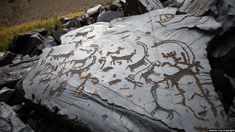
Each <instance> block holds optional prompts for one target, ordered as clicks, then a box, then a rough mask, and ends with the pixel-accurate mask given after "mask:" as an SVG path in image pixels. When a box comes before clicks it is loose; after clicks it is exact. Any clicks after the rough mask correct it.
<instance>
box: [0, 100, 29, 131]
mask: <svg viewBox="0 0 235 132" xmlns="http://www.w3.org/2000/svg"><path fill="white" fill-rule="evenodd" d="M0 131H1V132H33V130H32V129H31V128H30V127H29V126H28V125H25V124H24V123H23V122H22V121H21V120H20V119H19V118H18V117H17V115H16V113H15V112H14V110H13V109H12V108H11V107H10V106H8V105H7V104H5V103H3V102H0Z"/></svg>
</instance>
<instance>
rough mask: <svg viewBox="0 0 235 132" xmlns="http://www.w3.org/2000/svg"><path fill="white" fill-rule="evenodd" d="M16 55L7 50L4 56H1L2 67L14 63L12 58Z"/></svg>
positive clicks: (0, 63)
mask: <svg viewBox="0 0 235 132" xmlns="http://www.w3.org/2000/svg"><path fill="white" fill-rule="evenodd" d="M15 57H16V54H14V53H11V52H9V51H7V52H5V53H4V54H3V56H1V57H0V67H1V66H5V65H8V64H11V63H12V60H13V59H14V58H15Z"/></svg>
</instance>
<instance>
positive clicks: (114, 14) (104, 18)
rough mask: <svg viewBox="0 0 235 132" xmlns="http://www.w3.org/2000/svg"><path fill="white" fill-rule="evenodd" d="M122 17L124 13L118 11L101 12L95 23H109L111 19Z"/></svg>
mask: <svg viewBox="0 0 235 132" xmlns="http://www.w3.org/2000/svg"><path fill="white" fill-rule="evenodd" d="M123 16H124V12H123V11H122V10H118V11H103V12H101V13H100V14H99V16H98V17H97V22H110V21H112V20H113V19H116V18H121V17H123Z"/></svg>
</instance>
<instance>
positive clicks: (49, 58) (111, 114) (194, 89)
mask: <svg viewBox="0 0 235 132" xmlns="http://www.w3.org/2000/svg"><path fill="white" fill-rule="evenodd" d="M176 12H177V10H176V9H175V8H168V9H159V10H154V11H151V12H148V13H146V14H143V15H139V16H133V17H128V18H123V19H116V20H114V21H112V22H111V23H96V24H92V25H90V26H85V27H82V28H79V29H77V30H73V31H71V32H69V33H67V34H65V35H64V36H62V37H61V40H62V45H60V46H57V47H53V48H47V49H45V50H44V51H43V54H42V55H41V57H40V60H39V63H38V65H37V66H36V68H35V69H34V70H33V71H32V72H30V73H29V74H28V76H27V77H26V78H25V80H24V82H23V89H24V91H25V98H26V99H29V100H31V101H33V102H34V103H40V104H41V105H44V106H46V107H47V108H48V109H50V110H51V109H53V108H58V114H59V115H65V116H67V117H68V119H70V120H73V121H74V122H77V123H81V124H85V125H86V126H87V127H89V128H90V129H91V130H92V131H156V130H158V131H174V130H176V129H184V130H186V131H200V130H206V129H209V128H227V127H228V126H227V125H226V121H225V119H226V115H225V114H224V109H223V107H222V105H221V102H220V101H219V99H218V96H217V94H216V93H215V92H214V87H213V85H212V81H211V77H210V74H209V72H210V70H211V69H210V65H209V62H208V60H207V52H206V48H207V43H208V42H209V41H210V40H211V38H212V37H213V35H211V34H207V33H206V32H203V31H215V30H216V29H218V28H219V27H220V24H219V23H217V22H215V21H214V20H213V19H211V18H209V17H193V16H191V15H188V14H185V15H177V14H176ZM200 30H201V31H200Z"/></svg>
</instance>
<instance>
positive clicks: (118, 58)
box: [110, 50, 136, 65]
mask: <svg viewBox="0 0 235 132" xmlns="http://www.w3.org/2000/svg"><path fill="white" fill-rule="evenodd" d="M135 54H136V50H134V52H132V53H131V54H130V55H125V56H120V57H119V56H112V55H111V58H112V61H111V62H110V64H112V63H113V64H114V65H115V61H117V60H126V61H127V63H129V61H131V62H132V60H131V58H132V57H133V56H134V55H135Z"/></svg>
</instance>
